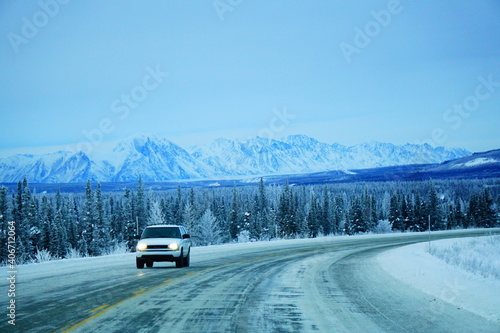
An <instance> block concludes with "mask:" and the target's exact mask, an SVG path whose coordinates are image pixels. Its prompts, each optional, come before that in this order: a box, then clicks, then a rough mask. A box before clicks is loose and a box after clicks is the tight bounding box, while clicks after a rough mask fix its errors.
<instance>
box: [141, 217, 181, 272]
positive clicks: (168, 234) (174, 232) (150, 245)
mask: <svg viewBox="0 0 500 333" xmlns="http://www.w3.org/2000/svg"><path fill="white" fill-rule="evenodd" d="M136 249H137V252H136V258H135V260H136V264H137V268H144V264H146V266H147V267H153V263H154V262H155V261H170V262H175V266H176V267H177V268H182V267H188V266H189V260H190V258H189V257H190V252H191V240H190V236H189V234H188V232H187V230H186V228H184V227H183V226H180V225H152V226H148V227H146V229H144V231H143V232H142V235H141V237H140V240H139V242H138V243H137V247H136Z"/></svg>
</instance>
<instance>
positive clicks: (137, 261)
mask: <svg viewBox="0 0 500 333" xmlns="http://www.w3.org/2000/svg"><path fill="white" fill-rule="evenodd" d="M135 265H136V266H137V268H144V261H142V259H139V258H135Z"/></svg>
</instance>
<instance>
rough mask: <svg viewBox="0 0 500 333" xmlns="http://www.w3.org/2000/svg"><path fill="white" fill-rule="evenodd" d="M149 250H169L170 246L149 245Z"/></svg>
mask: <svg viewBox="0 0 500 333" xmlns="http://www.w3.org/2000/svg"><path fill="white" fill-rule="evenodd" d="M147 249H148V250H150V249H168V245H148V246H147Z"/></svg>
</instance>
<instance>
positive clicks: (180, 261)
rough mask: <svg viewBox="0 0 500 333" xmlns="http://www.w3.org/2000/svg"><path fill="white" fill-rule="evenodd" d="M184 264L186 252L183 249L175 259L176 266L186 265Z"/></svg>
mask: <svg viewBox="0 0 500 333" xmlns="http://www.w3.org/2000/svg"><path fill="white" fill-rule="evenodd" d="M183 264H184V254H183V250H181V255H180V256H179V258H177V260H176V261H175V267H177V268H182V266H184V265H183Z"/></svg>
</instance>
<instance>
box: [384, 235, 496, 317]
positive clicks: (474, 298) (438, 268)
mask: <svg viewBox="0 0 500 333" xmlns="http://www.w3.org/2000/svg"><path fill="white" fill-rule="evenodd" d="M454 241H455V240H453V239H450V240H440V241H433V243H434V242H446V243H449V244H450V245H451V244H453V242H454ZM446 243H440V244H446ZM426 247H428V243H426V242H424V243H418V244H413V245H408V246H403V247H399V248H395V249H392V250H389V251H385V252H382V253H381V254H379V255H378V256H377V262H378V263H379V264H380V266H381V267H382V268H383V269H384V270H385V271H386V272H388V273H389V274H390V275H392V276H394V277H395V278H397V279H398V280H400V281H402V282H403V283H405V284H407V285H409V286H411V287H413V288H415V289H417V290H421V291H423V292H425V293H426V294H428V295H431V296H433V297H436V298H438V299H440V300H443V301H444V302H446V303H449V304H452V305H454V306H456V307H457V308H461V309H464V310H467V311H469V312H472V313H475V314H477V315H479V316H481V317H483V318H486V319H487V320H489V321H491V322H494V323H500V310H499V309H500V297H499V294H498V293H499V291H500V281H498V280H495V279H493V278H484V277H482V276H479V275H476V274H473V273H469V272H467V271H465V270H463V269H461V268H457V267H455V266H452V265H449V264H447V263H446V262H444V261H442V260H440V259H438V258H436V257H434V256H432V255H430V254H429V253H428V252H427V251H426ZM436 311H439V309H436Z"/></svg>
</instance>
